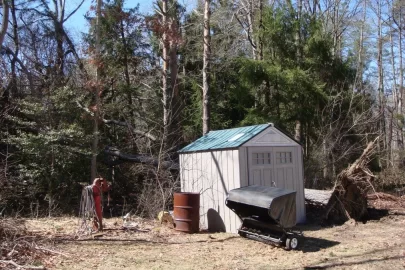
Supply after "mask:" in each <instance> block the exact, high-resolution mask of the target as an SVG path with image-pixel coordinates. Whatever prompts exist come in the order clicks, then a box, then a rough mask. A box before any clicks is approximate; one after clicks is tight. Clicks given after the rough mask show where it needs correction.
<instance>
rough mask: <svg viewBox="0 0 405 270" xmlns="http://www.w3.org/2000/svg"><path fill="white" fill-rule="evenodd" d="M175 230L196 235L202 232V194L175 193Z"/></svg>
mask: <svg viewBox="0 0 405 270" xmlns="http://www.w3.org/2000/svg"><path fill="white" fill-rule="evenodd" d="M173 216H174V228H175V230H177V231H182V232H186V233H196V232H198V231H199V230H200V193H193V192H177V193H174V210H173Z"/></svg>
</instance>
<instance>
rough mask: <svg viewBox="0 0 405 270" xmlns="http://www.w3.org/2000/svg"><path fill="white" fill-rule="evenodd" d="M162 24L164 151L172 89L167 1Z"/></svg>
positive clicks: (164, 6) (169, 118)
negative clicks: (169, 73)
mask: <svg viewBox="0 0 405 270" xmlns="http://www.w3.org/2000/svg"><path fill="white" fill-rule="evenodd" d="M162 16H163V17H162V23H163V29H164V31H163V35H162V42H163V46H162V47H163V48H162V57H163V70H162V93H163V145H164V147H163V149H165V148H166V144H167V137H168V135H169V125H170V121H171V108H170V102H171V89H170V87H169V83H168V70H169V51H170V47H169V37H168V33H167V32H168V29H167V25H168V8H167V0H163V1H162Z"/></svg>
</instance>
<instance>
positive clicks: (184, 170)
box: [180, 150, 241, 233]
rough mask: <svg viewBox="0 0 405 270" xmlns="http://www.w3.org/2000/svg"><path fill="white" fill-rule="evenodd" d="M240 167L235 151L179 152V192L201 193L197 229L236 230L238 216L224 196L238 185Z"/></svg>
mask: <svg viewBox="0 0 405 270" xmlns="http://www.w3.org/2000/svg"><path fill="white" fill-rule="evenodd" d="M239 168H240V166H239V151H238V150H222V151H212V152H197V153H185V154H180V178H181V191H183V192H199V193H200V194H201V196H200V229H210V230H214V231H215V230H226V231H227V232H234V233H236V232H237V229H238V228H239V226H240V224H241V223H240V219H239V218H238V216H237V215H236V214H235V213H233V212H232V211H231V210H230V209H229V208H228V207H227V206H226V205H225V199H226V196H227V194H228V191H229V190H231V189H234V188H239V187H240V186H241V177H240V169H239Z"/></svg>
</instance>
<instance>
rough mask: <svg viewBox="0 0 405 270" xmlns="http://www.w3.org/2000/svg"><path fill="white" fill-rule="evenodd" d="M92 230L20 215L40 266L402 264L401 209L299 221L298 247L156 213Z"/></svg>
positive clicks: (404, 223) (404, 224)
mask: <svg viewBox="0 0 405 270" xmlns="http://www.w3.org/2000/svg"><path fill="white" fill-rule="evenodd" d="M105 221H106V222H105V224H106V228H107V230H106V231H105V232H104V235H102V236H98V237H90V238H89V237H80V238H79V239H75V236H74V235H75V231H76V230H77V225H78V219H76V218H55V219H38V220H27V227H28V229H29V230H30V231H31V232H34V233H38V234H41V235H45V236H48V237H49V239H50V240H51V241H53V243H54V244H53V245H51V246H50V247H49V249H52V250H53V251H55V252H59V253H60V254H57V253H56V254H55V256H53V257H50V258H49V259H48V260H47V261H46V262H45V265H46V266H47V269H107V270H113V269H329V268H332V269H405V215H403V214H396V215H388V216H385V217H383V218H381V219H380V220H375V221H368V222H367V223H366V224H363V223H359V224H357V225H355V224H353V223H350V222H349V223H346V224H343V225H341V226H333V227H320V226H318V225H307V226H304V227H302V229H303V233H304V236H305V237H304V242H303V244H302V245H301V247H300V250H298V251H286V250H284V249H282V248H279V247H275V246H272V245H268V244H264V243H261V242H257V241H253V240H249V239H246V238H241V237H239V236H238V235H235V234H228V233H214V234H212V233H199V234H183V233H180V232H177V231H174V230H172V229H171V228H169V227H168V226H167V225H161V224H160V223H159V222H157V221H148V220H142V219H139V218H136V219H133V220H131V221H130V222H131V223H132V225H136V226H137V228H138V230H127V231H124V230H121V229H120V228H121V226H122V224H123V221H122V220H120V219H106V220H105Z"/></svg>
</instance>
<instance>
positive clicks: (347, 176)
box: [325, 137, 378, 222]
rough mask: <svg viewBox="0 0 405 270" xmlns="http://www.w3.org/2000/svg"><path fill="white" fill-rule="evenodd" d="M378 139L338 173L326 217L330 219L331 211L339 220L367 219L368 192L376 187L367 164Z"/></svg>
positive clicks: (336, 219) (335, 219)
mask: <svg viewBox="0 0 405 270" xmlns="http://www.w3.org/2000/svg"><path fill="white" fill-rule="evenodd" d="M377 141H378V137H377V138H376V139H375V140H374V141H372V142H370V143H369V144H368V145H367V147H366V149H364V151H363V153H362V155H361V156H360V157H359V158H358V159H357V160H356V161H355V162H354V163H353V164H352V165H350V166H349V167H348V168H347V169H345V170H343V171H342V172H341V173H340V174H339V175H338V177H337V185H336V186H335V189H334V191H333V193H332V196H331V198H330V199H329V202H328V204H327V205H326V214H325V219H329V217H330V216H332V214H331V213H333V219H334V221H337V222H345V221H347V220H349V219H354V220H355V221H361V220H365V219H367V217H368V212H367V193H368V192H369V191H370V190H372V189H374V188H373V185H372V182H373V180H374V179H375V176H374V175H373V174H372V173H371V171H370V170H369V169H368V167H367V165H368V163H369V162H370V159H371V156H372V155H373V153H374V150H375V146H376V142H377Z"/></svg>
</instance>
